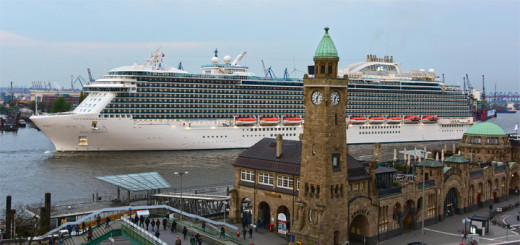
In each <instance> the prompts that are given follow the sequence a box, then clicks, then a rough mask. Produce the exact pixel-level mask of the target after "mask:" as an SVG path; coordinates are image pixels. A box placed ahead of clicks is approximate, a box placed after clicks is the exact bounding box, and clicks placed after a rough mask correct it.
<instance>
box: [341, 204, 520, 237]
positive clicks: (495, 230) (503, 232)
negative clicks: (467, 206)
mask: <svg viewBox="0 0 520 245" xmlns="http://www.w3.org/2000/svg"><path fill="white" fill-rule="evenodd" d="M516 201H517V198H516V196H512V197H510V198H509V200H508V201H505V202H501V203H495V204H494V205H493V206H495V208H496V207H502V206H507V205H510V204H514V203H515V202H516ZM518 210H519V209H518V208H515V209H513V210H510V211H508V212H505V213H502V214H501V215H510V214H515V215H516V213H517V211H518ZM473 215H479V216H485V217H487V216H488V215H489V209H487V208H481V209H478V210H476V211H473V212H469V213H466V214H460V215H454V216H452V217H449V218H447V219H446V220H444V221H439V222H438V223H437V224H433V225H430V226H426V227H425V229H424V230H425V234H424V242H425V243H426V244H461V243H463V244H465V242H466V241H465V239H463V237H462V231H463V230H464V224H463V223H462V219H464V218H467V217H470V216H473ZM515 218H516V216H515ZM490 221H491V220H490ZM421 237H422V236H421V229H420V228H419V229H417V230H413V231H409V232H406V233H404V234H402V235H399V236H397V237H394V238H392V239H388V240H385V241H382V242H380V243H379V244H389V245H390V244H408V243H410V242H420V241H421V240H422V239H421ZM504 242H518V243H519V244H520V235H519V234H518V233H517V232H513V231H510V230H507V229H505V228H502V227H500V226H496V225H492V224H491V222H490V225H489V233H488V234H486V236H484V237H480V241H479V244H502V243H504ZM351 244H355V245H357V244H362V243H351Z"/></svg>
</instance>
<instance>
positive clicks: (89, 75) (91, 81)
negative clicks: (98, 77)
mask: <svg viewBox="0 0 520 245" xmlns="http://www.w3.org/2000/svg"><path fill="white" fill-rule="evenodd" d="M87 71H88V80H89V83H93V82H95V81H94V79H93V78H92V73H91V72H90V68H87ZM81 87H83V85H82V86H81Z"/></svg>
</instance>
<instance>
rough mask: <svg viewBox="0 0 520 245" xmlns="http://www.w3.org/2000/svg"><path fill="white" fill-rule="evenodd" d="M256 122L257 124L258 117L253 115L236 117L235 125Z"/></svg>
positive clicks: (253, 123)
mask: <svg viewBox="0 0 520 245" xmlns="http://www.w3.org/2000/svg"><path fill="white" fill-rule="evenodd" d="M255 124H256V119H255V118H252V117H247V118H237V119H235V125H237V126H253V125H255Z"/></svg>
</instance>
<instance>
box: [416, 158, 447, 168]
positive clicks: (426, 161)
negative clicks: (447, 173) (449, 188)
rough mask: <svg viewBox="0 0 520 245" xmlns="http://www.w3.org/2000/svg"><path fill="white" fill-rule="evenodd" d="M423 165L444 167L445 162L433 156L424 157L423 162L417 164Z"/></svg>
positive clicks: (418, 165)
mask: <svg viewBox="0 0 520 245" xmlns="http://www.w3.org/2000/svg"><path fill="white" fill-rule="evenodd" d="M423 165H424V166H425V167H427V168H444V164H442V163H441V162H439V161H437V160H435V159H433V158H426V159H424V160H423V161H422V162H420V163H419V164H417V167H422V166H423Z"/></svg>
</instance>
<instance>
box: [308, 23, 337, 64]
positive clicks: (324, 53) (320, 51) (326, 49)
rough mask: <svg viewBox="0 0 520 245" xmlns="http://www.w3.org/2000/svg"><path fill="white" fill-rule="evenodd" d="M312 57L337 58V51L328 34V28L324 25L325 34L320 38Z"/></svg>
mask: <svg viewBox="0 0 520 245" xmlns="http://www.w3.org/2000/svg"><path fill="white" fill-rule="evenodd" d="M314 58H335V59H337V58H339V57H338V51H337V50H336V46H335V45H334V42H332V39H331V38H330V36H329V28H328V27H325V34H324V35H323V38H321V41H320V44H319V45H318V48H317V49H316V52H315V53H314Z"/></svg>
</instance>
